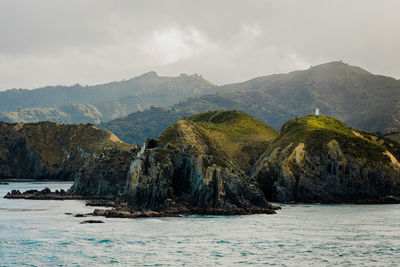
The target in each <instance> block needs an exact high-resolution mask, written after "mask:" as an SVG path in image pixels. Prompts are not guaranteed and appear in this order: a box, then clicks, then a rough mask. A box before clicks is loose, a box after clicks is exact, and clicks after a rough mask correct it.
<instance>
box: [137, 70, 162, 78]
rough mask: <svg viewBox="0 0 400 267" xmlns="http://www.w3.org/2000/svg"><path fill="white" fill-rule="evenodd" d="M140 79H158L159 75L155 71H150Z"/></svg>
mask: <svg viewBox="0 0 400 267" xmlns="http://www.w3.org/2000/svg"><path fill="white" fill-rule="evenodd" d="M139 77H140V78H157V77H158V74H157V72H155V71H149V72H147V73H145V74H142V75H140V76H139Z"/></svg>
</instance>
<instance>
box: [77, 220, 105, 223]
mask: <svg viewBox="0 0 400 267" xmlns="http://www.w3.org/2000/svg"><path fill="white" fill-rule="evenodd" d="M87 223H104V222H103V221H99V220H87V221H83V222H81V223H80V224H87Z"/></svg>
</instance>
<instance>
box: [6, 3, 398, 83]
mask: <svg viewBox="0 0 400 267" xmlns="http://www.w3.org/2000/svg"><path fill="white" fill-rule="evenodd" d="M399 11H400V1H398V0H393V1H391V0H384V1H382V0H352V1H349V0H346V1H345V0H343V1H338V0H329V1H328V0H301V1H300V0H291V1H289V0H279V1H278V0H274V1H272V0H259V1H254V0H235V1H233V0H229V1H226V0H219V1H215V0H212V1H209V0H202V1H198V0H196V1H191V0H160V1H152V0H146V1H136V0H126V1H123V0H115V1H110V0H57V1H54V0H35V1H32V0H1V1H0V90H5V89H10V88H27V89H32V88H37V87H41V86H45V85H72V84H76V83H79V84H82V85H92V84H100V83H105V82H110V81H118V80H122V79H129V78H132V77H134V76H138V75H141V74H143V73H146V72H149V71H156V72H157V73H158V74H159V75H161V76H177V75H179V74H181V73H187V74H192V73H197V74H200V75H202V76H203V77H204V78H206V79H207V80H209V81H211V82H213V83H215V84H225V83H232V82H239V81H244V80H248V79H251V78H254V77H257V76H262V75H268V74H274V73H286V72H290V71H294V70H298V69H307V68H309V67H310V66H311V65H317V64H321V63H326V62H330V61H337V60H343V61H344V62H346V63H349V64H351V65H357V66H360V67H362V68H364V69H366V70H368V71H370V72H372V73H376V74H383V75H387V76H392V77H395V78H397V79H398V78H400V64H399V62H400V51H399V50H400V34H399V26H400V16H399Z"/></svg>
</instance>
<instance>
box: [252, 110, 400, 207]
mask: <svg viewBox="0 0 400 267" xmlns="http://www.w3.org/2000/svg"><path fill="white" fill-rule="evenodd" d="M398 159H400V145H399V144H398V143H397V142H395V141H392V140H389V139H386V138H380V137H377V136H374V135H372V134H369V133H365V132H362V131H357V130H354V129H352V128H350V127H348V126H346V125H345V124H343V123H341V122H340V121H338V120H336V119H332V118H329V117H324V116H307V117H303V118H296V119H293V120H290V121H288V122H287V123H286V124H285V125H284V126H283V127H282V129H281V132H280V135H279V137H278V138H277V139H275V140H274V141H273V142H272V143H271V145H270V146H269V147H268V149H267V150H266V152H265V153H264V154H263V155H262V156H261V157H260V159H259V160H258V161H257V163H256V164H255V166H254V168H253V171H252V174H253V175H254V176H255V177H256V179H257V181H258V184H259V187H260V188H261V189H262V190H263V192H264V194H265V196H266V197H267V199H268V200H272V201H278V202H291V201H296V202H328V203H334V202H366V203H368V202H380V201H382V199H384V198H388V197H395V198H396V197H397V198H398V197H399V196H400V164H399V162H398Z"/></svg>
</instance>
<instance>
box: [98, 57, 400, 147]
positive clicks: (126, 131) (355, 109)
mask: <svg viewBox="0 0 400 267" xmlns="http://www.w3.org/2000/svg"><path fill="white" fill-rule="evenodd" d="M218 88H219V91H220V93H218V94H208V95H203V96H199V97H191V98H189V99H188V100H186V101H183V102H181V103H178V104H175V105H173V106H170V107H154V108H152V109H148V110H144V111H142V112H137V113H132V114H130V115H128V116H127V117H123V118H119V119H115V120H112V121H110V122H107V123H103V124H100V125H99V127H100V128H103V129H108V130H110V131H112V132H114V133H115V134H117V135H118V136H119V137H120V138H121V139H123V140H125V141H126V142H128V143H141V142H143V140H144V139H143V136H148V137H155V136H158V135H159V134H160V133H161V132H162V131H163V130H164V129H165V128H166V127H167V126H168V124H169V123H171V122H173V121H174V120H177V119H179V118H180V117H182V116H191V115H194V114H196V113H199V112H204V111H207V110H216V109H220V110H224V109H226V110H230V109H235V110H240V111H243V112H245V113H248V114H250V115H252V116H253V117H255V118H256V119H259V120H261V121H262V122H264V123H266V124H268V125H271V126H272V127H273V128H275V129H279V128H280V127H281V126H282V125H283V124H284V123H285V122H286V121H287V120H289V119H290V118H293V117H299V116H304V115H308V114H313V113H314V110H315V108H316V107H318V108H320V110H321V113H322V114H325V115H328V116H331V117H335V118H338V119H340V120H342V121H344V122H345V123H348V124H350V125H351V126H352V127H355V128H359V129H362V130H366V131H369V132H381V133H387V132H395V131H399V130H400V109H399V108H398V107H400V82H399V81H398V80H396V79H394V78H391V77H385V76H382V75H374V74H371V73H369V72H368V71H365V70H363V69H361V68H360V67H356V66H351V65H349V64H345V63H342V62H338V61H335V62H330V63H325V64H321V65H317V66H314V67H311V68H309V69H307V70H301V71H295V72H290V73H288V74H277V75H269V76H262V77H258V78H254V79H251V80H249V81H245V82H242V83H236V84H228V85H223V86H220V87H218ZM157 118H162V120H160V121H159V124H158V125H152V121H153V120H157Z"/></svg>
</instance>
